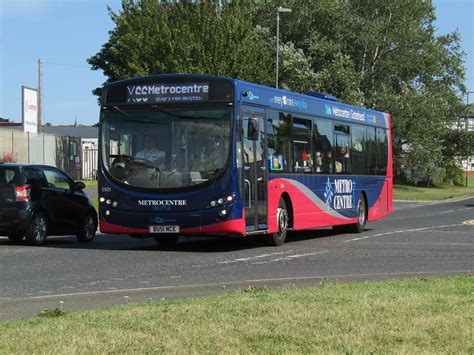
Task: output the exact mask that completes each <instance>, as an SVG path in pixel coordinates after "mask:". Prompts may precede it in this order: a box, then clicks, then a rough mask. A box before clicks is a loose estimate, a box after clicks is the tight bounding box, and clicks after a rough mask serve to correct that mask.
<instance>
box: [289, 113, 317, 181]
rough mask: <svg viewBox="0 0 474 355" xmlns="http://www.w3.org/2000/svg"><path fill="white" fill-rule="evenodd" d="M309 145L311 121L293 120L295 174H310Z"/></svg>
mask: <svg viewBox="0 0 474 355" xmlns="http://www.w3.org/2000/svg"><path fill="white" fill-rule="evenodd" d="M312 148H313V147H312V143H311V121H310V120H307V119H302V118H297V117H295V118H294V119H293V151H294V162H295V166H294V168H295V173H305V174H308V173H311V172H312V167H313V161H314V159H313V152H312V150H313V149H312Z"/></svg>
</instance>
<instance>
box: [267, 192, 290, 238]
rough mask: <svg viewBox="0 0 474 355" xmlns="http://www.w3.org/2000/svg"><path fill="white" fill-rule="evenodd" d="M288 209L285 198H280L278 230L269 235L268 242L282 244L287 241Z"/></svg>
mask: <svg viewBox="0 0 474 355" xmlns="http://www.w3.org/2000/svg"><path fill="white" fill-rule="evenodd" d="M288 221H289V217H288V210H287V209H286V203H285V200H284V199H280V202H279V203H278V209H277V224H278V232H277V233H273V234H271V235H269V236H268V237H267V244H268V245H272V246H280V245H282V244H283V243H284V242H285V239H286V233H287V232H288Z"/></svg>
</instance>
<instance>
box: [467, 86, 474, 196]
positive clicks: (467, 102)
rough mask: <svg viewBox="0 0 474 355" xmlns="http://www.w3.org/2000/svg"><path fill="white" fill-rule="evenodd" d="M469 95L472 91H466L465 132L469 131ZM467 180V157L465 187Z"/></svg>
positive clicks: (473, 92)
mask: <svg viewBox="0 0 474 355" xmlns="http://www.w3.org/2000/svg"><path fill="white" fill-rule="evenodd" d="M469 94H474V91H468V92H467V94H466V131H469ZM468 179H469V157H466V187H467V185H468Z"/></svg>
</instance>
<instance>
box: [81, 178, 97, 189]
mask: <svg viewBox="0 0 474 355" xmlns="http://www.w3.org/2000/svg"><path fill="white" fill-rule="evenodd" d="M82 182H83V183H84V184H85V185H86V189H96V190H97V180H84V181H82Z"/></svg>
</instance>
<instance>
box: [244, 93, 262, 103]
mask: <svg viewBox="0 0 474 355" xmlns="http://www.w3.org/2000/svg"><path fill="white" fill-rule="evenodd" d="M247 97H248V98H249V100H251V101H253V100H258V99H260V97H259V96H257V95H255V94H254V93H253V92H252V91H249V92H248V93H247Z"/></svg>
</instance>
